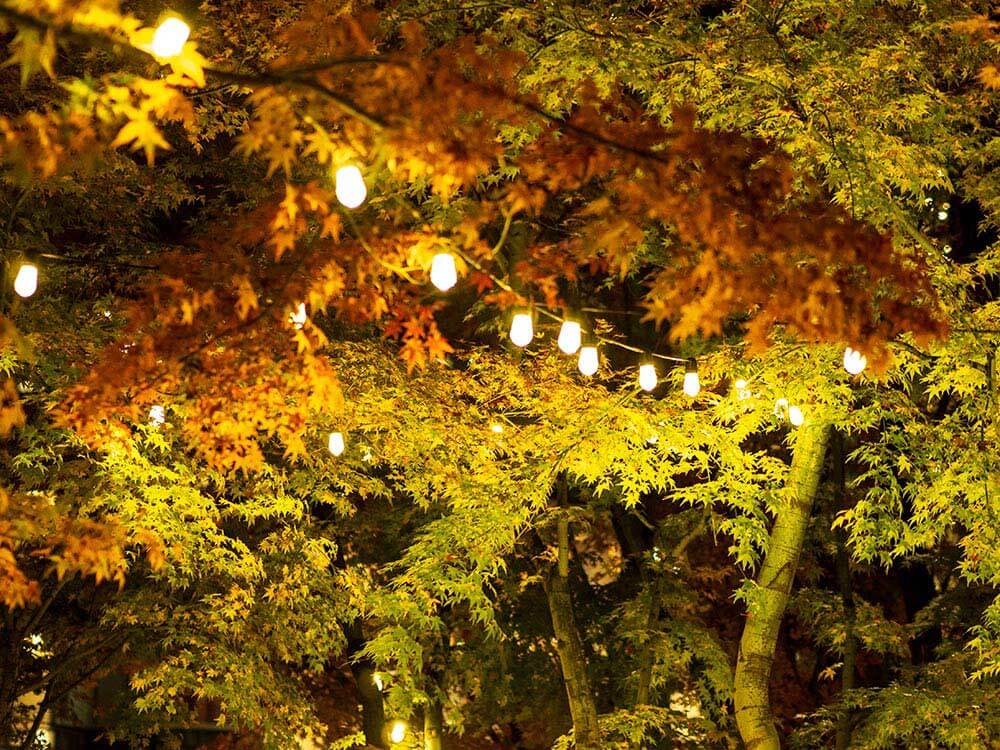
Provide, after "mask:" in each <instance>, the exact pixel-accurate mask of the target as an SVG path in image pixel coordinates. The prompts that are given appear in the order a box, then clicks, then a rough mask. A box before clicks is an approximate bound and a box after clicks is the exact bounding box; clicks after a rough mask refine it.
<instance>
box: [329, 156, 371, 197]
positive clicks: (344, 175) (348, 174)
mask: <svg viewBox="0 0 1000 750" xmlns="http://www.w3.org/2000/svg"><path fill="white" fill-rule="evenodd" d="M334 182H335V183H336V187H335V188H334V192H335V193H336V195H337V200H338V201H340V203H341V205H343V206H345V207H346V208H357V207H358V206H360V205H361V204H362V203H364V202H365V198H366V197H368V188H366V187H365V178H364V175H362V174H361V170H360V169H358V168H357V167H356V166H354V165H353V164H348V165H347V166H346V167H341V168H340V169H338V170H337V174H336V175H335V177H334Z"/></svg>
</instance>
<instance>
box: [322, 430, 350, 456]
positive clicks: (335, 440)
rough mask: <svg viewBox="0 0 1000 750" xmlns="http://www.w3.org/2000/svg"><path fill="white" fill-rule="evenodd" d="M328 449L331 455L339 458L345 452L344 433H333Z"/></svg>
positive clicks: (328, 441) (327, 443)
mask: <svg viewBox="0 0 1000 750" xmlns="http://www.w3.org/2000/svg"><path fill="white" fill-rule="evenodd" d="M326 447H327V448H328V449H329V451H330V453H331V454H332V455H334V456H339V455H341V454H342V453H343V452H344V448H345V445H344V433H342V432H331V433H330V437H329V439H328V440H327V441H326Z"/></svg>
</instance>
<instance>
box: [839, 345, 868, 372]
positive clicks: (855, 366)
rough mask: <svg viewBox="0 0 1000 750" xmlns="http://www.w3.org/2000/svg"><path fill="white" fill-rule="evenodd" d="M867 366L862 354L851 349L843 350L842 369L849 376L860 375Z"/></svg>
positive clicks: (866, 360) (865, 358) (866, 359)
mask: <svg viewBox="0 0 1000 750" xmlns="http://www.w3.org/2000/svg"><path fill="white" fill-rule="evenodd" d="M867 366H868V358H867V357H866V356H865V355H864V354H862V353H861V352H859V351H857V350H856V349H852V348H851V347H847V348H846V349H845V350H844V369H845V370H847V371H848V372H849V373H851V375H860V374H861V372H862V371H863V370H864V369H865V367H867Z"/></svg>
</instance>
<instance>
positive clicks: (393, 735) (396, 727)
mask: <svg viewBox="0 0 1000 750" xmlns="http://www.w3.org/2000/svg"><path fill="white" fill-rule="evenodd" d="M389 739H390V740H392V742H393V743H395V744H399V743H400V742H402V741H403V740H405V739H406V722H405V721H394V722H392V729H391V730H389Z"/></svg>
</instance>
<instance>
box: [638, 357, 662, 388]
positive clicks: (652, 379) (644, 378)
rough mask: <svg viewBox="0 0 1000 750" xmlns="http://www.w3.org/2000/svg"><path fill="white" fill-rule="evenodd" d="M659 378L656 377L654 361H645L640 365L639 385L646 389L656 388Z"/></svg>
mask: <svg viewBox="0 0 1000 750" xmlns="http://www.w3.org/2000/svg"><path fill="white" fill-rule="evenodd" d="M657 382H658V378H657V377H656V365H654V364H653V363H652V362H643V363H642V364H641V365H639V387H640V388H642V390H644V391H651V390H653V389H654V388H656V384H657Z"/></svg>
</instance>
